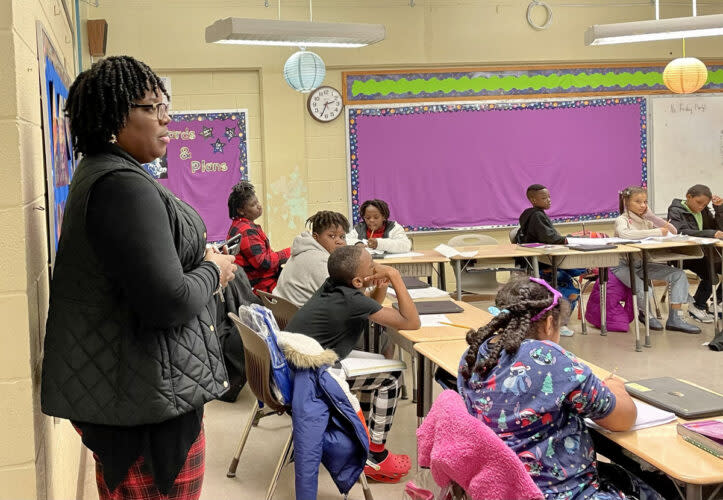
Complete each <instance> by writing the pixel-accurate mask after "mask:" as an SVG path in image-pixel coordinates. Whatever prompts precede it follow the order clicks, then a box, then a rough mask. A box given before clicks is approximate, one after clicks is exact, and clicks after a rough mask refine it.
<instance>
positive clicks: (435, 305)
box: [392, 300, 464, 314]
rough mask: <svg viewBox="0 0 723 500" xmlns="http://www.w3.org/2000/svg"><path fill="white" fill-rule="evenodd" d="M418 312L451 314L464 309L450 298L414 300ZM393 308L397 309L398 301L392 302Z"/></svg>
mask: <svg viewBox="0 0 723 500" xmlns="http://www.w3.org/2000/svg"><path fill="white" fill-rule="evenodd" d="M414 305H415V306H416V308H417V312H418V313H419V314H453V313H461V312H462V311H464V309H462V308H461V307H459V306H458V305H457V304H455V303H454V302H452V301H451V300H429V301H424V302H415V303H414ZM392 307H394V309H399V302H395V303H394V304H392Z"/></svg>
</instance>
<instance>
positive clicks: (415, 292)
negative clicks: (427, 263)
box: [387, 286, 449, 299]
mask: <svg viewBox="0 0 723 500" xmlns="http://www.w3.org/2000/svg"><path fill="white" fill-rule="evenodd" d="M407 291H408V292H409V296H410V297H412V298H413V299H436V298H439V297H447V298H449V292H445V291H444V290H440V289H439V288H436V287H433V286H430V287H427V288H413V289H411V290H407ZM387 293H388V294H389V295H391V296H393V297H396V296H397V292H396V291H394V289H393V288H389V289H388V290H387Z"/></svg>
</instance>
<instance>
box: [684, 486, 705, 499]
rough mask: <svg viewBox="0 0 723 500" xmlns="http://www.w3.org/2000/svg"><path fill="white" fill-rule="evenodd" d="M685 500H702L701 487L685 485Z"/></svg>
mask: <svg viewBox="0 0 723 500" xmlns="http://www.w3.org/2000/svg"><path fill="white" fill-rule="evenodd" d="M685 500H703V485H702V484H690V483H686V485H685Z"/></svg>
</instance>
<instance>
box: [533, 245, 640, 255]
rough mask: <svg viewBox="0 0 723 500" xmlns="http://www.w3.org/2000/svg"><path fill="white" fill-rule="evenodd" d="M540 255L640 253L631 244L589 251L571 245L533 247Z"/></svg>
mask: <svg viewBox="0 0 723 500" xmlns="http://www.w3.org/2000/svg"><path fill="white" fill-rule="evenodd" d="M532 250H533V251H535V252H537V253H538V254H540V255H554V256H555V257H559V256H567V255H579V256H585V255H605V254H623V253H638V252H639V250H638V249H637V248H633V247H631V246H630V245H615V247H613V248H606V249H605V250H590V251H588V252H581V251H580V250H575V249H573V248H569V247H560V248H542V247H538V248H537V249H532Z"/></svg>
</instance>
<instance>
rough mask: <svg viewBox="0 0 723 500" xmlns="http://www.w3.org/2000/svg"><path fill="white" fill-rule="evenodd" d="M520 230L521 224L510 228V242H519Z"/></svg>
mask: <svg viewBox="0 0 723 500" xmlns="http://www.w3.org/2000/svg"><path fill="white" fill-rule="evenodd" d="M519 232H520V226H517V227H513V228H512V229H510V243H517V233H519Z"/></svg>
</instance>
